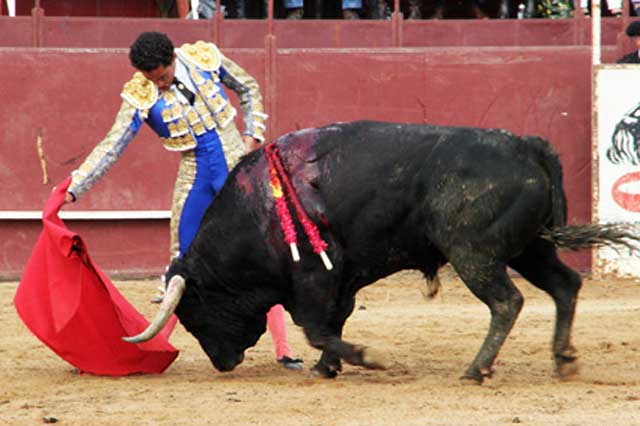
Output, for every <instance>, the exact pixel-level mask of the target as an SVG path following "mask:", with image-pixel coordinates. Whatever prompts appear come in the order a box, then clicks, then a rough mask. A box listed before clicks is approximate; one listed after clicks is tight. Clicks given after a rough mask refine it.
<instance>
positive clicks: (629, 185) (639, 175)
mask: <svg viewBox="0 0 640 426" xmlns="http://www.w3.org/2000/svg"><path fill="white" fill-rule="evenodd" d="M611 195H612V196H613V199H614V200H615V202H616V203H618V205H619V206H620V207H622V208H623V209H625V210H628V211H630V212H640V172H633V173H627V174H626V175H624V176H622V177H620V178H619V179H618V180H617V181H616V183H615V184H614V185H613V188H611Z"/></svg>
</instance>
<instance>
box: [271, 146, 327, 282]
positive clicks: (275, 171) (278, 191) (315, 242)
mask: <svg viewBox="0 0 640 426" xmlns="http://www.w3.org/2000/svg"><path fill="white" fill-rule="evenodd" d="M265 152H266V157H267V161H268V163H269V177H270V183H271V190H272V192H273V196H274V198H275V199H276V209H277V211H278V217H279V218H280V226H281V227H282V230H283V232H284V234H285V241H287V242H289V241H288V240H287V238H288V237H287V232H291V229H293V223H292V221H291V216H290V215H289V209H288V208H287V206H286V201H285V197H284V193H283V190H282V189H283V188H282V184H281V182H280V180H282V183H284V187H285V189H286V191H287V195H288V196H289V199H290V200H291V203H292V204H293V207H294V208H295V210H296V215H297V216H298V220H299V221H300V223H301V224H302V227H303V229H304V232H305V233H306V234H307V238H309V242H310V243H311V247H313V251H314V252H315V253H316V254H318V255H319V256H320V258H321V259H322V263H323V264H324V267H325V268H326V269H327V270H329V271H330V270H331V269H333V265H332V264H331V260H330V259H329V256H327V253H326V250H327V247H328V244H327V243H326V242H325V241H324V240H323V239H322V237H320V232H319V231H318V228H317V227H316V225H315V224H314V223H313V222H312V221H311V219H309V216H308V215H307V213H306V212H305V211H304V207H302V203H300V199H299V198H298V196H297V195H296V192H295V189H294V188H293V185H291V181H290V180H289V177H288V175H287V172H286V170H285V169H284V166H283V165H282V162H281V161H280V156H279V155H278V148H277V147H276V146H275V144H271V145H267V147H266V148H265ZM278 175H279V176H278ZM274 182H277V184H276V185H274ZM279 203H282V204H283V205H284V207H280V204H279ZM283 208H284V210H286V215H283V214H281V209H283ZM286 220H288V222H287V226H285V222H284V221H286ZM288 224H291V228H289V227H288ZM292 232H293V239H294V242H295V238H296V236H295V229H293V231H292ZM289 238H291V237H289ZM292 253H293V252H292ZM298 259H299V258H298ZM294 260H296V258H295V255H294ZM296 261H297V260H296Z"/></svg>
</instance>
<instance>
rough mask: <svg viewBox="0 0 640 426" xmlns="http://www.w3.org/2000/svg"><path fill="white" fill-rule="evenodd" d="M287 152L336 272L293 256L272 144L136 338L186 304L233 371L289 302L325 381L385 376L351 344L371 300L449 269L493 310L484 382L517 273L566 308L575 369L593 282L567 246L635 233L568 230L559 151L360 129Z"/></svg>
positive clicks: (468, 135) (235, 186) (298, 137)
mask: <svg viewBox="0 0 640 426" xmlns="http://www.w3.org/2000/svg"><path fill="white" fill-rule="evenodd" d="M275 144H276V145H277V147H278V149H279V151H280V155H281V158H282V163H283V164H284V167H285V169H286V170H287V171H288V174H289V176H290V179H291V182H292V184H293V186H294V187H295V189H296V192H297V193H298V196H299V197H300V201H301V202H302V204H303V206H304V207H305V209H306V211H307V213H308V214H309V216H310V217H311V219H312V220H313V221H314V222H315V223H316V224H317V225H318V228H319V230H320V234H321V236H322V238H323V239H324V240H325V241H326V242H327V243H328V249H327V253H328V254H329V257H330V258H331V261H332V262H333V265H334V268H333V270H331V271H328V270H326V269H325V267H324V266H323V264H322V262H321V261H320V259H319V257H318V256H316V255H315V254H314V253H313V252H312V251H311V247H310V246H309V245H308V243H307V242H306V238H300V239H299V240H303V241H301V242H300V244H301V252H302V254H301V256H302V259H301V261H300V262H297V263H296V262H293V261H292V259H291V255H290V252H289V248H288V246H287V244H286V243H285V242H284V239H283V235H282V231H281V228H280V223H279V220H278V216H277V214H276V207H275V204H274V197H273V195H272V191H271V187H270V185H269V173H268V164H267V160H266V158H265V155H264V152H265V150H264V149H261V150H259V151H256V152H253V153H251V154H249V155H248V156H246V157H245V158H244V159H243V160H242V161H241V162H240V164H239V165H238V166H237V167H236V168H235V169H234V170H233V171H232V172H231V174H230V176H229V178H228V180H227V182H226V184H225V186H224V187H223V189H222V191H221V192H220V194H219V195H218V197H217V198H216V200H215V202H213V203H212V204H211V206H210V207H209V209H208V210H207V212H206V215H205V217H204V219H203V221H202V224H201V226H200V230H199V232H198V235H197V236H196V238H195V240H194V241H193V243H192V245H191V248H190V249H189V251H188V252H187V253H185V254H184V255H183V257H182V258H180V259H177V260H175V261H174V262H173V263H172V265H171V267H170V269H169V271H168V274H167V280H168V282H169V285H168V290H167V296H166V297H165V301H164V302H163V306H162V307H161V314H159V317H157V320H155V321H154V323H152V325H151V326H150V328H149V329H148V330H147V332H146V334H145V333H142V334H141V335H139V337H137V338H135V339H133V341H140V340H144V339H148V338H150V337H151V336H153V333H155V331H156V330H157V329H158V328H159V327H161V325H162V323H163V322H164V320H165V319H166V318H167V317H168V315H169V314H170V313H171V312H172V311H173V309H174V308H175V312H176V314H177V315H178V317H179V319H180V321H181V322H182V324H183V325H184V326H185V327H186V329H187V330H188V331H189V332H190V333H192V334H193V335H194V336H195V337H196V338H197V339H198V341H199V342H200V345H201V346H202V348H203V349H204V350H205V352H206V353H207V355H208V356H209V358H210V359H211V362H212V363H213V365H214V366H215V367H216V368H217V369H218V370H221V371H229V370H232V369H233V368H234V367H235V366H236V365H237V364H239V363H240V362H242V360H243V358H244V351H245V350H246V349H247V348H249V347H251V346H253V345H255V344H256V342H257V341H258V339H259V337H260V336H261V335H262V334H263V333H264V331H265V324H266V320H265V315H266V313H267V311H268V310H269V308H270V307H271V306H273V305H275V304H278V303H281V304H283V305H284V307H285V308H286V309H287V311H289V313H290V314H291V316H292V318H293V320H294V322H295V323H296V324H297V325H299V326H301V327H302V328H303V329H304V332H305V335H306V337H307V339H308V341H309V343H310V344H311V345H312V346H313V347H315V348H317V349H320V350H322V356H321V358H320V360H319V361H318V363H317V364H316V365H315V366H314V371H315V372H316V373H318V374H320V375H322V376H326V377H334V376H335V375H336V374H337V372H338V371H340V370H341V368H342V365H341V361H342V360H344V361H346V362H347V363H350V364H354V365H362V366H365V367H368V368H378V367H381V366H382V365H381V364H380V363H379V362H378V361H377V360H376V359H374V357H372V353H371V351H370V350H368V349H367V348H365V347H362V346H356V345H352V344H350V343H348V342H346V341H344V340H342V338H341V337H342V329H343V326H344V323H345V321H346V319H347V318H348V317H349V315H350V314H351V312H352V311H353V308H354V303H355V294H356V292H357V291H358V290H359V289H361V288H362V287H364V286H367V285H369V284H371V283H373V282H375V281H376V280H378V279H380V278H382V277H385V276H387V275H389V274H392V273H394V272H396V271H400V270H403V269H419V270H421V271H423V272H424V274H425V277H426V278H427V282H428V283H430V284H433V282H434V279H436V280H437V275H436V274H437V271H438V268H440V267H441V266H443V265H444V264H446V263H447V262H449V263H450V264H451V265H452V266H453V267H454V268H455V270H456V272H457V273H458V274H459V276H460V278H461V279H462V280H463V281H464V283H465V284H466V285H467V287H468V288H469V289H470V290H471V291H472V292H473V294H474V295H476V297H478V298H479V299H480V300H482V301H483V302H484V303H485V304H486V305H487V306H488V307H489V309H490V312H491V323H490V327H489V332H488V335H487V337H486V339H485V341H484V343H483V344H482V347H481V348H480V351H479V352H478V354H477V356H476V358H475V359H474V360H473V362H472V363H471V365H470V366H469V367H468V368H467V370H466V371H465V373H464V377H465V378H468V379H471V380H474V381H478V382H481V381H482V380H483V378H485V377H488V376H491V373H492V365H493V363H494V360H495V358H496V356H497V354H498V351H499V350H500V347H501V346H502V344H503V342H504V340H505V338H506V337H507V335H508V333H509V331H510V330H511V328H512V326H513V324H514V322H515V320H516V317H517V316H518V313H519V311H520V309H521V307H522V303H523V297H522V295H521V293H520V292H519V291H518V289H517V288H516V287H515V286H514V284H513V282H512V281H511V278H510V277H509V275H508V273H507V266H509V267H511V268H513V269H514V270H516V271H518V272H519V273H520V274H521V275H522V276H523V277H524V278H526V279H527V280H528V281H530V282H531V283H532V284H533V285H535V286H537V287H539V288H541V289H542V290H544V291H546V292H547V293H548V294H549V295H551V297H552V298H553V300H554V302H555V304H556V308H557V318H556V327H555V335H554V338H553V345H552V346H553V347H552V350H553V357H554V360H555V366H556V370H557V372H558V374H560V375H568V374H571V373H573V372H574V371H575V369H576V364H577V363H576V362H575V361H576V358H577V354H576V351H575V349H574V348H573V346H572V345H571V341H570V335H571V327H572V321H573V318H574V311H575V307H576V299H577V294H578V290H579V289H580V286H581V279H580V276H579V275H578V274H577V273H576V272H574V271H573V270H571V269H570V268H569V267H567V266H566V265H565V264H563V263H562V262H561V261H560V259H559V258H558V256H557V254H556V246H565V247H568V248H572V249H577V248H582V247H589V246H590V245H593V244H597V243H599V242H604V243H609V242H620V241H621V238H625V237H629V238H632V239H635V237H633V236H632V235H630V234H628V233H626V232H624V231H619V230H618V229H616V228H609V227H606V226H578V227H568V226H565V225H566V199H565V194H564V190H563V187H562V169H561V165H560V161H559V159H558V156H557V155H556V154H555V153H554V151H553V150H552V148H551V146H550V145H549V143H547V142H546V141H544V140H542V139H540V138H536V137H518V136H514V135H512V134H510V133H508V132H505V131H502V130H482V129H475V128H455V127H437V126H429V125H411V124H409V125H407V124H392V123H378V122H355V123H344V124H335V125H330V126H327V127H324V128H317V129H307V130H302V131H298V132H294V133H291V134H287V135H285V136H283V137H281V138H279V139H278V140H277V141H275ZM293 216H295V215H293ZM297 226H298V231H299V232H298V235H304V234H303V232H302V231H301V228H300V226H299V223H297ZM176 289H178V290H176ZM175 294H177V296H178V298H175V297H174V295H175ZM180 295H181V298H180ZM176 303H177V307H176V306H175V304H176Z"/></svg>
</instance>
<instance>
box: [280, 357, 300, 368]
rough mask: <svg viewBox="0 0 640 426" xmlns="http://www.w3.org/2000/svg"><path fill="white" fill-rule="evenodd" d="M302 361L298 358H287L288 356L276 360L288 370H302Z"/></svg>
mask: <svg viewBox="0 0 640 426" xmlns="http://www.w3.org/2000/svg"><path fill="white" fill-rule="evenodd" d="M303 362H304V361H302V360H301V359H300V358H289V357H288V356H286V355H285V356H283V357H282V358H280V359H279V360H278V363H279V364H282V366H283V367H284V368H286V369H289V370H302V363H303Z"/></svg>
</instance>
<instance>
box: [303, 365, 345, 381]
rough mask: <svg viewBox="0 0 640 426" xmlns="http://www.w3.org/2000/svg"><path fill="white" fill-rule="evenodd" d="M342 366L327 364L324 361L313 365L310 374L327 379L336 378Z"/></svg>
mask: <svg viewBox="0 0 640 426" xmlns="http://www.w3.org/2000/svg"><path fill="white" fill-rule="evenodd" d="M340 370H341V368H340V367H338V366H335V365H333V366H331V365H325V364H322V363H317V364H316V365H314V366H313V368H312V369H311V371H310V373H309V375H310V376H311V377H322V378H325V379H335V378H336V376H337V375H338V371H340Z"/></svg>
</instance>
